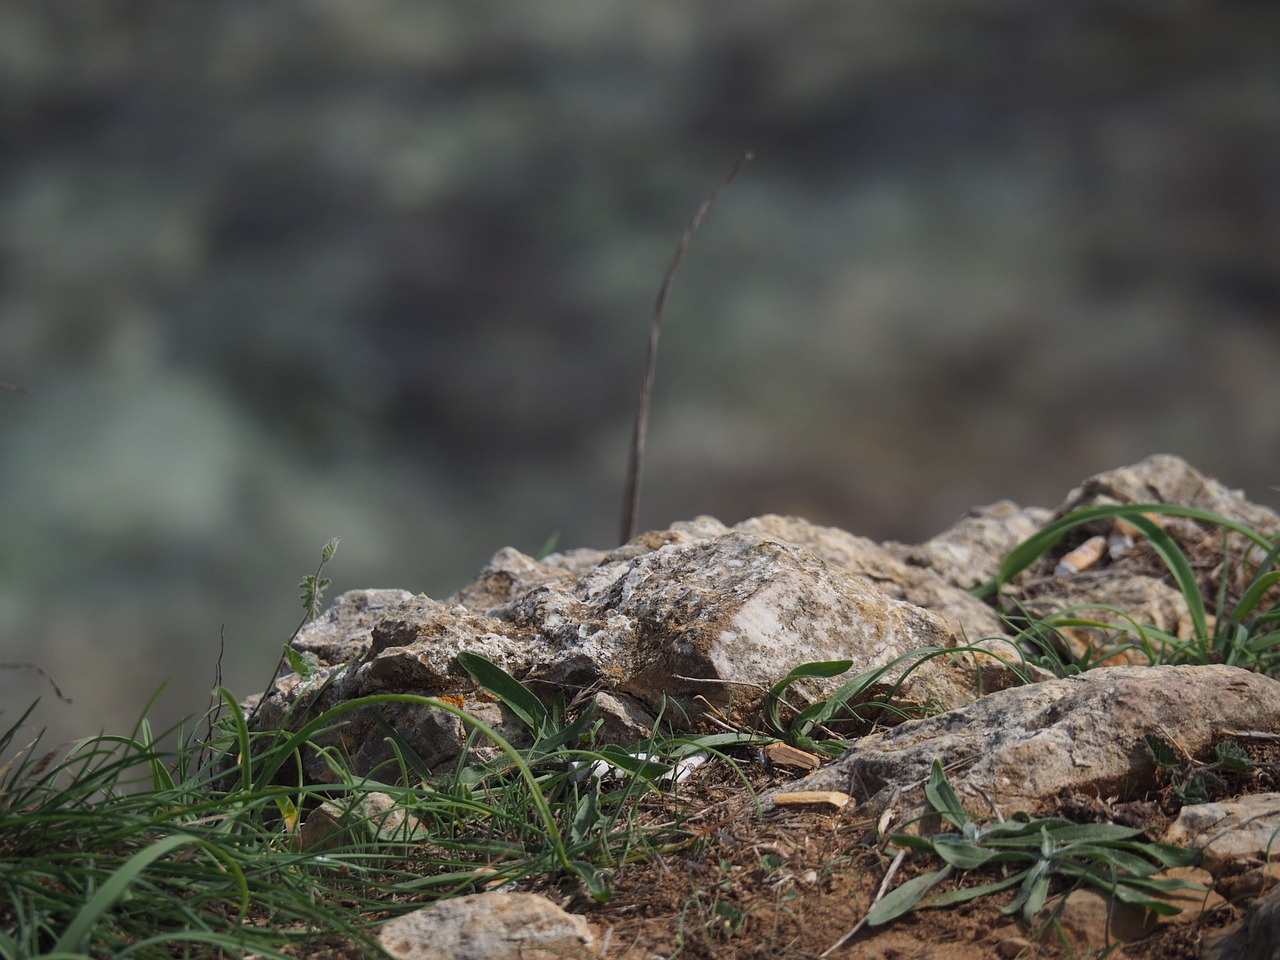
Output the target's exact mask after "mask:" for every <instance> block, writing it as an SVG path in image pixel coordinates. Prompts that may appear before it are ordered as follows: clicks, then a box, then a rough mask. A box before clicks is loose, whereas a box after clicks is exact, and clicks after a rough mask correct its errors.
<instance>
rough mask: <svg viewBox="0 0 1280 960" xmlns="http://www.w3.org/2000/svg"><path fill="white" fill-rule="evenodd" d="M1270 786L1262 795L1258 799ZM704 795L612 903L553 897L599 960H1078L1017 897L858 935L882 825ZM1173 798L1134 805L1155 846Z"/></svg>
mask: <svg viewBox="0 0 1280 960" xmlns="http://www.w3.org/2000/svg"><path fill="white" fill-rule="evenodd" d="M788 779H790V777H788V776H787V775H786V774H785V773H782V772H781V771H779V772H778V775H777V776H774V777H767V776H763V775H762V776H760V777H759V778H758V780H757V782H755V783H754V784H753V788H754V789H756V790H761V789H766V788H768V787H771V786H776V785H779V784H781V783H785V782H786V781H787V780H788ZM1268 779H1269V778H1268ZM1270 787H1271V785H1270V784H1258V785H1256V787H1255V788H1256V789H1269V788H1270ZM694 790H695V791H696V795H695V796H693V797H690V796H686V797H685V798H684V802H686V803H689V802H694V803H695V804H696V803H702V804H704V808H705V813H704V814H703V815H702V816H701V817H700V819H701V821H702V822H703V824H704V827H703V834H702V839H701V840H700V841H699V842H697V843H694V844H691V845H690V846H688V847H686V848H684V849H682V850H678V851H675V852H672V853H669V854H666V855H663V856H661V857H658V858H656V859H654V860H652V861H651V862H647V863H638V864H634V865H630V866H627V867H625V868H623V869H622V870H621V871H619V872H618V873H617V874H616V875H615V876H614V877H613V880H612V891H613V898H612V900H611V901H610V902H609V903H608V904H603V905H601V904H597V903H595V902H593V901H591V900H589V899H588V898H586V897H583V896H581V895H570V896H568V897H565V896H563V895H562V896H560V897H556V893H555V891H553V890H544V891H543V892H545V893H547V894H548V895H550V896H552V897H553V899H557V901H558V902H560V903H561V904H562V905H563V906H564V907H565V908H566V909H568V910H571V911H573V912H575V913H582V914H585V915H586V916H587V918H588V919H589V921H590V922H591V924H592V926H593V927H594V929H595V931H596V935H597V944H598V945H599V946H600V947H601V948H602V949H601V952H600V954H599V956H602V957H607V958H618V960H621V958H635V960H640V958H643V960H649V958H657V957H661V958H668V957H681V958H690V960H695V958H696V960H703V958H706V960H748V958H760V960H763V958H770V960H772V958H796V960H802V958H817V957H823V956H829V957H833V958H836V960H861V958H867V960H870V958H885V960H911V958H920V960H981V958H987V957H991V958H1002V960H1009V958H1026V960H1030V958H1059V957H1062V958H1066V957H1079V956H1081V953H1080V952H1079V951H1078V950H1076V951H1075V952H1072V950H1071V949H1070V947H1069V946H1068V945H1067V944H1065V943H1064V941H1063V940H1062V938H1061V936H1060V935H1059V933H1058V931H1057V930H1056V929H1055V923H1054V921H1053V919H1052V916H1051V913H1052V911H1051V910H1049V909H1046V910H1045V911H1044V913H1042V914H1041V915H1040V916H1039V917H1037V918H1036V926H1032V927H1028V926H1027V925H1025V924H1023V923H1022V922H1021V920H1020V918H1017V917H1010V916H1006V915H1005V914H1003V913H1002V912H1001V908H1002V907H1004V906H1005V905H1007V904H1008V903H1009V901H1010V900H1011V899H1012V894H1008V893H1006V894H997V895H993V896H989V897H983V898H979V899H977V900H974V901H970V902H969V903H966V904H962V905H958V906H953V907H947V908H941V909H931V910H922V911H917V912H914V913H911V914H908V915H906V916H905V917H902V918H899V919H898V920H895V921H892V922H891V923H889V924H887V925H885V926H884V927H880V928H868V927H865V926H864V927H862V928H861V930H859V931H858V932H857V933H855V934H854V935H853V936H850V933H851V931H853V930H854V929H855V927H857V926H858V925H859V922H860V921H861V920H862V918H863V917H864V916H865V915H866V913H867V910H868V909H869V908H870V906H871V904H872V903H873V902H874V900H875V898H876V895H877V890H878V889H879V887H880V885H881V883H882V881H883V879H884V877H885V874H886V871H887V870H888V869H889V867H890V863H891V861H892V852H885V849H884V847H885V844H879V845H877V844H876V843H875V838H874V831H875V826H876V825H875V823H874V822H873V820H871V819H870V818H869V817H867V816H865V815H862V814H860V813H859V812H858V811H857V810H850V809H849V808H846V809H845V810H841V811H838V812H836V811H832V812H826V811H822V810H803V811H800V812H797V811H796V810H795V809H794V808H792V809H790V810H788V811H786V812H785V813H784V812H778V813H775V814H770V815H767V816H761V815H760V814H758V813H757V812H756V811H755V810H753V809H751V806H750V803H751V801H750V795H749V794H748V793H747V792H746V790H745V788H744V787H743V786H742V784H741V781H738V780H732V781H731V780H729V779H728V778H727V777H725V778H723V779H722V780H720V781H719V782H707V783H703V784H700V785H698V786H697V787H696V788H694ZM1235 792H1237V793H1238V792H1239V791H1238V790H1237V791H1235ZM1166 794H1168V791H1166ZM1167 799H1168V797H1167V796H1166V797H1165V798H1164V799H1160V798H1158V799H1155V800H1151V801H1147V802H1146V803H1143V804H1130V805H1127V808H1126V810H1125V811H1122V813H1124V814H1127V815H1128V816H1129V818H1130V819H1132V820H1137V819H1139V818H1142V819H1145V821H1146V823H1145V825H1146V826H1147V827H1148V830H1149V834H1150V835H1155V834H1158V833H1159V832H1160V831H1161V830H1162V829H1163V827H1164V826H1165V825H1166V824H1167V823H1168V822H1169V820H1170V819H1171V814H1172V813H1176V807H1177V805H1176V803H1169V802H1166V801H1167ZM1095 803H1096V801H1095ZM1090 806H1091V805H1090V804H1087V803H1084V802H1083V801H1082V800H1081V799H1080V798H1064V799H1063V803H1062V807H1063V809H1062V810H1061V811H1060V813H1062V814H1063V815H1067V816H1070V817H1071V818H1072V819H1077V820H1082V821H1088V820H1094V819H1104V817H1102V816H1098V814H1100V813H1102V812H1104V811H1102V810H1100V809H1096V808H1095V809H1093V810H1090V809H1089V808H1090ZM1040 812H1048V811H1040ZM1109 812H1110V813H1111V814H1112V815H1114V814H1115V813H1116V811H1115V810H1114V809H1110V810H1109ZM653 813H654V814H655V815H657V814H659V811H656V810H655V811H653ZM938 866H939V863H938V862H937V861H936V860H932V859H931V858H929V857H927V856H909V857H908V858H907V859H906V860H905V861H904V863H903V866H902V869H901V870H900V871H899V872H898V873H897V875H896V877H895V878H894V879H893V883H892V886H895V887H896V886H897V885H898V884H900V883H902V882H903V881H905V880H908V879H910V878H911V877H912V876H915V875H918V874H920V873H923V872H926V871H929V870H934V869H937V867H938ZM998 878H999V874H998V873H995V872H993V871H986V872H983V871H974V872H971V873H968V874H961V875H959V876H958V877H953V878H952V879H951V881H949V883H948V884H946V885H944V886H943V887H941V888H939V889H953V888H955V887H958V886H961V885H965V886H972V885H977V884H981V883H989V882H992V881H994V880H996V879H998ZM1242 912H1243V906H1241V905H1236V906H1231V907H1225V908H1221V909H1219V910H1216V911H1214V912H1212V913H1209V914H1204V915H1199V916H1193V915H1192V911H1188V912H1186V913H1184V914H1182V915H1180V916H1179V917H1177V918H1173V920H1172V921H1171V922H1166V923H1164V924H1163V925H1162V926H1161V927H1160V928H1159V929H1158V930H1157V931H1156V932H1155V933H1154V934H1153V935H1151V936H1149V937H1147V938H1146V939H1143V940H1139V941H1134V942H1130V943H1127V944H1122V945H1117V946H1115V947H1114V949H1113V950H1112V952H1110V953H1108V954H1107V955H1108V956H1110V957H1114V958H1125V960H1183V958H1185V960H1192V958H1195V957H1197V956H1198V950H1199V944H1200V941H1201V938H1202V937H1203V936H1204V935H1205V934H1206V933H1207V932H1209V931H1213V930H1217V929H1220V928H1221V927H1223V926H1226V925H1228V924H1230V923H1231V922H1233V921H1234V920H1236V919H1238V918H1239V917H1240V916H1241V914H1242ZM1098 942H1099V943H1105V942H1106V941H1105V937H1103V936H1099V938H1098ZM837 944H840V946H838V947H837ZM833 948H834V949H833ZM1099 955H1100V953H1099Z"/></svg>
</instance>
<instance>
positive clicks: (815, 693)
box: [259, 518, 1012, 779]
mask: <svg viewBox="0 0 1280 960" xmlns="http://www.w3.org/2000/svg"><path fill="white" fill-rule="evenodd" d="M781 536H785V537H787V538H788V539H787V540H783V539H781V538H780V537H781ZM801 544H804V545H801ZM823 554H825V555H826V556H828V557H830V558H831V559H830V560H826V559H823ZM849 567H853V568H855V569H856V570H858V571H859V572H858V573H855V572H854V570H851V569H849ZM867 573H870V574H871V575H872V576H873V577H874V579H875V582H874V584H873V581H872V579H869V577H868V576H867ZM895 577H896V578H898V579H897V580H895V579H894V578H895ZM924 581H929V583H928V587H927V589H928V590H930V591H933V594H934V595H942V594H945V595H947V596H949V597H950V599H951V601H952V602H953V603H954V604H955V605H959V604H961V603H964V604H965V605H966V608H967V609H969V610H970V611H971V612H972V614H973V616H975V617H976V616H978V615H979V608H980V606H981V605H980V604H979V603H978V602H977V601H976V600H973V598H971V597H967V596H962V591H959V590H957V589H956V588H953V587H951V586H949V585H947V584H946V583H944V582H943V581H942V580H941V579H940V578H938V577H936V575H934V574H932V573H929V572H928V571H913V570H911V569H910V568H907V567H905V565H904V564H902V563H901V562H900V561H898V560H896V559H895V558H893V557H892V556H890V555H889V554H887V553H885V552H884V551H882V550H880V549H879V548H877V547H875V545H874V544H870V543H869V542H866V541H861V540H860V539H859V538H854V537H851V536H849V535H848V534H843V533H841V532H840V531H830V530H823V529H822V528H818V527H814V526H812V525H810V524H806V523H805V522H804V521H799V520H788V519H784V518H760V519H758V520H756V521H751V522H750V523H748V524H745V525H743V529H735V530H730V529H727V528H725V527H724V526H723V525H722V524H720V523H719V522H718V521H715V520H712V519H710V518H700V519H699V520H696V521H693V522H691V523H688V524H677V525H675V526H673V527H672V528H671V529H669V530H665V531H654V532H650V533H647V534H644V535H642V536H640V537H637V538H636V539H635V540H633V541H631V542H630V543H628V544H626V545H624V546H623V547H620V548H619V549H617V550H615V551H612V552H609V553H587V552H578V553H575V554H572V555H553V556H552V557H548V558H547V559H546V560H544V561H542V562H538V561H535V560H533V559H531V558H529V557H526V556H524V555H522V554H520V553H518V552H517V551H514V550H510V549H508V550H503V551H501V552H499V553H498V554H497V555H496V556H495V557H494V558H493V560H492V561H491V562H490V563H489V564H488V565H487V566H486V567H485V569H484V570H483V571H481V573H480V575H479V576H478V577H477V578H476V580H474V581H473V582H472V583H470V584H468V585H467V586H465V587H463V588H462V590H460V591H459V592H458V593H457V594H455V595H454V596H452V597H450V598H449V601H448V602H445V603H440V602H437V601H434V600H432V599H430V598H429V597H425V596H417V597H411V598H409V599H405V600H403V601H402V602H400V603H399V604H397V605H395V606H392V607H388V608H386V609H384V610H383V616H382V619H381V621H380V622H379V623H378V624H377V625H376V626H375V627H373V629H372V630H371V631H369V641H368V645H367V651H366V653H365V655H364V656H363V657H362V658H360V659H358V660H353V661H351V662H347V663H343V664H341V665H337V664H334V665H330V666H328V667H326V668H325V669H322V670H320V671H318V672H317V673H316V674H315V675H314V676H312V677H309V678H306V679H303V678H299V677H296V676H288V677H285V678H282V680H281V681H280V682H279V683H278V684H277V686H276V689H275V690H274V691H273V693H272V694H271V695H270V696H269V697H268V698H267V700H266V702H264V703H263V704H262V707H261V708H260V710H259V718H260V719H261V720H262V722H263V723H264V724H267V725H270V724H278V723H281V722H284V718H285V717H286V716H288V715H289V713H290V709H291V707H292V705H293V704H296V703H299V702H303V703H306V709H305V710H304V711H303V712H302V713H301V715H300V716H298V717H296V718H292V719H291V720H290V722H291V723H296V722H298V721H299V720H300V719H301V718H302V717H305V716H312V715H314V714H315V713H316V712H318V711H323V710H327V709H331V708H334V707H337V706H339V705H341V704H343V703H346V702H349V701H350V700H352V699H355V698H358V697H362V696H367V695H370V694H380V693H405V694H418V695H423V696H431V697H439V696H445V695H447V696H450V697H453V698H462V701H464V702H468V701H469V706H468V709H469V710H471V706H470V703H475V701H474V699H473V698H472V694H473V693H474V691H475V685H474V683H473V682H472V680H471V678H470V676H469V675H468V674H467V673H466V671H465V670H463V669H462V667H461V666H460V664H459V663H458V653H459V652H460V651H463V650H467V651H470V652H474V653H478V654H481V655H483V656H485V657H486V658H488V659H489V660H491V661H493V662H494V663H496V664H498V665H499V666H501V667H502V668H503V669H505V670H507V671H508V672H510V673H512V674H513V675H515V676H517V677H519V678H520V679H522V680H523V681H525V682H527V683H529V684H531V685H533V686H534V688H535V689H537V690H539V691H546V692H547V693H548V694H551V693H553V692H555V691H556V690H565V691H566V692H568V693H569V694H570V695H573V694H575V693H576V692H577V691H580V690H583V689H586V688H593V689H597V690H601V691H606V692H612V693H614V694H615V695H626V696H627V697H629V698H630V700H631V703H632V706H633V707H643V708H644V709H645V710H646V711H647V712H649V713H650V714H657V713H659V712H667V713H668V714H671V713H673V712H675V713H680V712H683V713H685V714H686V715H693V714H696V712H697V711H699V710H700V709H701V707H700V706H699V704H698V701H697V699H696V698H703V699H705V700H706V701H709V702H711V703H712V704H715V705H717V706H718V707H720V708H723V709H727V708H728V707H729V704H730V703H731V702H732V704H733V709H734V710H735V711H736V712H737V715H738V716H743V715H745V714H746V712H747V711H750V710H752V709H754V708H755V707H756V706H757V705H759V703H760V702H761V701H762V699H763V697H764V694H765V692H766V691H767V689H768V685H769V684H770V683H772V682H773V681H775V680H777V679H779V678H781V677H782V676H784V675H785V674H786V673H787V672H788V671H790V670H791V669H792V668H794V667H795V666H797V665H799V664H802V663H806V662H810V661H817V660H840V659H849V660H851V661H853V668H852V672H853V673H858V672H862V671H866V670H869V669H873V668H878V667H887V666H888V665H889V664H891V663H893V662H894V661H896V660H898V659H899V658H903V657H908V655H909V654H911V653H912V652H913V651H917V650H920V649H922V648H951V647H954V646H955V645H956V643H957V640H958V636H957V632H956V630H955V629H953V627H952V626H951V624H950V623H948V621H947V620H946V619H945V618H944V617H942V616H939V615H937V614H935V613H932V612H930V611H928V610H926V609H924V608H923V607H921V606H918V605H916V604H913V603H910V602H907V601H906V600H903V599H898V598H896V597H893V596H890V595H888V594H887V593H885V592H884V591H883V590H881V589H879V587H878V586H877V585H875V584H896V585H897V586H896V587H895V589H898V588H901V589H902V590H903V591H906V590H923V589H925V588H923V587H921V586H920V585H921V584H922V583H923V582H924ZM458 601H465V602H468V603H472V604H475V605H476V607H478V608H480V609H478V610H477V609H470V608H468V607H467V606H464V605H463V604H462V603H461V602H458ZM352 607H353V604H352V603H351V602H348V601H347V600H346V597H344V602H343V604H342V610H344V611H345V610H348V609H349V608H352ZM342 623H349V624H351V625H352V626H351V628H350V629H355V626H356V625H358V626H359V627H360V628H361V629H363V628H364V627H365V626H366V621H364V620H359V619H357V618H354V615H352V614H350V613H342V612H341V611H338V612H334V613H332V614H326V616H325V618H324V624H325V625H327V626H325V625H322V626H319V627H317V628H316V629H315V630H312V629H311V628H308V629H307V630H305V631H303V634H302V636H303V637H304V638H305V640H306V642H307V644H308V645H309V647H316V646H318V645H317V644H315V642H314V641H313V640H312V639H311V638H312V637H313V636H315V635H316V634H317V633H319V632H321V631H322V630H326V631H328V632H330V633H332V632H333V629H334V628H333V626H332V625H333V624H342ZM339 632H341V631H339ZM325 649H326V650H339V651H341V650H343V649H345V648H343V647H342V645H341V644H339V645H338V646H336V647H326V648H325ZM918 660H919V658H910V657H908V659H907V660H905V661H904V662H903V663H900V664H897V665H895V666H893V667H892V668H891V669H889V670H888V671H887V673H886V675H885V676H884V678H883V682H880V683H877V684H876V685H874V686H873V687H871V688H870V689H869V690H868V691H867V692H866V695H865V697H866V698H867V699H870V698H873V697H879V696H881V695H885V694H888V693H889V692H890V691H891V690H892V692H893V695H894V697H895V698H896V699H898V700H899V702H901V703H904V704H906V705H916V706H923V705H932V706H934V707H939V708H947V707H951V706H956V705H958V704H960V703H963V702H965V701H966V700H968V699H970V697H971V696H972V695H973V694H974V692H975V690H978V689H990V688H991V687H992V686H996V685H1001V684H1000V683H997V680H998V679H999V678H998V677H997V676H996V675H998V674H1001V672H1002V671H1003V675H1005V676H1012V674H1009V673H1008V671H1007V670H1004V668H1003V665H1002V664H1000V663H999V662H997V661H995V660H990V659H989V658H984V662H983V663H982V664H980V665H975V663H974V662H973V658H972V657H969V658H968V659H967V660H966V659H965V658H962V657H936V658H932V659H927V660H924V661H922V662H919V663H917V661H918ZM909 665H915V666H916V669H914V670H911V671H910V673H909V674H907V668H908V666H909ZM904 674H906V678H905V680H903V681H902V683H901V686H900V687H898V688H896V689H895V688H894V684H895V682H896V681H897V680H898V679H899V678H901V677H903V675H904ZM850 675H852V674H850ZM845 679H847V677H837V678H830V679H827V678H815V679H809V680H804V681H801V682H799V683H797V684H795V685H794V687H792V689H791V691H790V697H791V699H792V701H793V702H795V703H798V704H800V705H804V704H807V703H810V702H813V701H814V700H816V699H818V698H821V697H823V696H826V695H827V694H828V693H830V692H831V691H832V690H833V689H834V688H835V687H836V686H837V685H839V684H840V683H841V682H843V681H844V680H845ZM1004 682H1005V683H1007V682H1008V680H1007V679H1006V680H1005V681H1004ZM304 698H310V701H307V700H306V699H304ZM671 701H674V704H675V705H676V706H677V707H678V709H677V710H674V711H673V710H672V709H671V708H670V702H671ZM475 708H476V709H481V710H487V711H488V713H489V714H490V715H491V716H490V720H491V721H492V722H493V723H494V724H495V725H497V727H498V729H499V731H500V732H501V733H502V734H503V735H504V736H507V737H508V738H511V739H512V740H513V741H514V742H517V743H519V742H521V740H520V738H521V737H522V736H524V731H523V730H522V729H521V727H520V725H519V724H518V723H515V722H514V720H513V718H511V717H509V716H507V715H506V713H505V711H504V709H503V708H502V707H501V706H499V705H495V704H483V703H477V704H475ZM473 712H474V711H473ZM346 719H347V721H348V722H347V725H346V726H344V727H343V728H341V729H340V730H334V731H330V732H329V733H326V734H324V735H323V736H321V737H320V738H319V740H320V742H322V743H325V744H330V745H334V746H340V747H341V748H342V750H343V752H344V753H345V754H346V755H348V756H350V757H352V759H353V762H354V763H355V767H356V769H357V770H358V771H360V772H366V771H367V770H369V769H372V768H373V767H374V766H376V765H377V764H379V763H382V762H385V761H386V760H388V759H390V757H391V751H390V747H389V746H388V745H387V743H386V742H385V741H386V738H387V727H388V725H389V726H390V727H391V728H394V729H395V731H396V732H397V734H398V735H399V736H400V737H401V738H402V740H403V741H404V743H405V744H406V745H407V746H410V747H411V748H412V749H413V750H414V751H415V752H416V753H417V754H418V755H419V756H420V757H421V758H422V759H423V762H424V763H426V764H427V765H428V766H435V765H437V764H439V763H443V762H447V761H449V760H450V759H452V758H453V757H455V756H456V755H457V753H458V751H460V750H461V749H462V745H463V743H464V741H465V738H466V730H465V728H464V726H463V723H462V721H460V720H459V719H458V718H457V717H455V716H453V715H452V714H451V713H449V712H448V711H444V710H442V709H441V708H439V707H436V706H432V705H429V704H422V703H400V704H393V705H384V706H380V707H379V708H378V709H377V710H376V711H371V710H368V709H364V708H362V709H360V710H357V711H353V712H352V713H350V714H348V715H347V717H346ZM308 773H309V775H311V776H313V777H317V778H321V779H323V778H324V777H325V776H326V773H325V765H324V764H323V763H322V762H321V761H320V760H319V759H318V758H312V759H311V760H309V761H308Z"/></svg>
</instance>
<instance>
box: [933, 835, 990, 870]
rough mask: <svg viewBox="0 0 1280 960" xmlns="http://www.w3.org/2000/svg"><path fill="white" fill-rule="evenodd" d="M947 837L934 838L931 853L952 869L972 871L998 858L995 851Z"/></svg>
mask: <svg viewBox="0 0 1280 960" xmlns="http://www.w3.org/2000/svg"><path fill="white" fill-rule="evenodd" d="M949 837H950V835H944V836H941V837H935V838H934V843H933V852H934V853H936V854H937V855H938V856H939V857H940V858H941V859H942V860H943V862H945V863H949V864H951V866H953V867H959V868H960V869H961V870H972V869H974V868H975V867H981V866H983V865H984V864H986V863H988V862H989V861H991V860H992V859H993V858H994V857H997V856H999V852H998V851H996V850H988V849H985V848H983V847H980V846H978V845H977V844H976V843H968V842H966V841H964V840H959V839H957V840H951V839H949Z"/></svg>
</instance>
